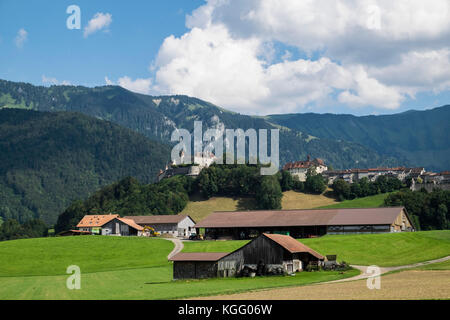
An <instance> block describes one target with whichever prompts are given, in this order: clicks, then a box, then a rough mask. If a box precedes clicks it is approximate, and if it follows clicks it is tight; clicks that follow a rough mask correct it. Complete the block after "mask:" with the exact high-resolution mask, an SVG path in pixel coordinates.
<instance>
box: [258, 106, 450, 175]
mask: <svg viewBox="0 0 450 320" xmlns="http://www.w3.org/2000/svg"><path fill="white" fill-rule="evenodd" d="M266 119H267V120H268V121H270V122H273V123H276V124H278V125H282V126H285V127H288V128H291V129H295V130H299V131H303V132H308V133H309V134H311V135H313V136H316V137H319V138H323V139H341V140H345V141H352V142H356V143H359V144H362V145H364V146H366V147H369V148H371V149H373V150H376V151H377V152H378V153H380V154H384V155H386V156H395V157H396V158H398V159H405V164H406V163H407V164H409V165H411V166H424V167H426V168H427V169H428V170H438V171H444V170H448V169H449V168H450V139H449V138H448V135H449V132H450V121H449V119H450V105H447V106H443V107H440V108H435V109H431V110H425V111H408V112H403V113H399V114H393V115H380V116H362V117H356V116H353V115H336V114H314V113H304V114H285V115H271V116H268V117H266Z"/></svg>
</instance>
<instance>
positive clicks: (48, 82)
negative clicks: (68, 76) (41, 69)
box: [42, 74, 72, 86]
mask: <svg viewBox="0 0 450 320" xmlns="http://www.w3.org/2000/svg"><path fill="white" fill-rule="evenodd" d="M42 83H43V84H46V85H63V86H70V85H72V83H70V81H67V80H63V81H59V80H58V79H56V78H53V77H47V76H46V75H45V74H43V75H42Z"/></svg>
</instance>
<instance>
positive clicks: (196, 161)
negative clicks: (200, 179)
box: [157, 151, 217, 181]
mask: <svg viewBox="0 0 450 320" xmlns="http://www.w3.org/2000/svg"><path fill="white" fill-rule="evenodd" d="M180 158H181V161H180V162H179V163H177V162H175V161H172V162H171V163H170V164H168V165H167V166H166V169H165V170H159V173H158V175H157V179H158V181H161V180H162V179H165V178H170V177H173V176H176V175H186V176H191V177H196V176H198V175H199V174H200V172H201V171H202V170H203V169H204V168H208V167H209V166H210V165H211V164H213V163H214V161H216V160H217V158H216V156H215V155H214V154H213V153H211V152H201V153H196V154H194V156H193V157H192V158H191V164H183V162H184V158H185V154H184V152H183V151H181V153H180Z"/></svg>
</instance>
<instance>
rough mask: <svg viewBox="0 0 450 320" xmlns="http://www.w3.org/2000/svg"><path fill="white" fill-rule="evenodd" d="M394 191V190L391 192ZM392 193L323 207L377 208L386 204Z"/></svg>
mask: <svg viewBox="0 0 450 320" xmlns="http://www.w3.org/2000/svg"><path fill="white" fill-rule="evenodd" d="M391 193H393V192H391ZM391 193H380V194H376V195H374V196H368V197H363V198H356V199H353V200H344V201H341V202H338V203H334V204H331V205H327V206H321V207H320V208H323V209H341V208H376V207H382V206H383V205H384V199H386V197H387V196H388V195H390V194H391Z"/></svg>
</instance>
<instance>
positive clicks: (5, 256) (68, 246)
mask: <svg viewBox="0 0 450 320" xmlns="http://www.w3.org/2000/svg"><path fill="white" fill-rule="evenodd" d="M172 248H173V244H172V243H170V242H169V241H166V240H162V239H151V238H140V237H139V238H138V237H135V238H131V237H112V236H95V237H94V236H77V237H55V238H37V239H21V240H11V241H2V242H0V256H1V257H2V258H1V259H0V277H4V276H36V275H45V276H49V275H64V274H66V268H67V267H68V266H69V265H78V266H79V267H80V268H81V270H83V272H84V273H87V272H98V271H110V270H120V269H130V268H143V267H155V266H163V265H166V264H167V254H168V253H169V252H170V251H171V250H172Z"/></svg>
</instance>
